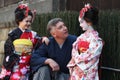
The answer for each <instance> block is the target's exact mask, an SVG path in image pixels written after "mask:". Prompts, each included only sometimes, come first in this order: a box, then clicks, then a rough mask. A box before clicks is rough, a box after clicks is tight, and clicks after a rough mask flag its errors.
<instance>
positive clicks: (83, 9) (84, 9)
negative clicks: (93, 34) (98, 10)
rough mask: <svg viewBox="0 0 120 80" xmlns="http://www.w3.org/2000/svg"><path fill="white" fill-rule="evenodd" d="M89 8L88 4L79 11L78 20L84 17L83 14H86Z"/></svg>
mask: <svg viewBox="0 0 120 80" xmlns="http://www.w3.org/2000/svg"><path fill="white" fill-rule="evenodd" d="M90 8H91V5H90V4H89V3H87V4H85V7H84V8H82V9H81V11H80V14H79V18H81V19H82V18H83V17H84V15H85V12H87V11H88V10H89V9H90Z"/></svg>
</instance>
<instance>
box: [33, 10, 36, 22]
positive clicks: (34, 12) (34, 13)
mask: <svg viewBox="0 0 120 80" xmlns="http://www.w3.org/2000/svg"><path fill="white" fill-rule="evenodd" d="M32 14H33V18H32V22H33V21H34V19H35V15H36V10H35V9H33V10H32Z"/></svg>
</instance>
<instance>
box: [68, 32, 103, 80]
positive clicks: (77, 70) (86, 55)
mask: <svg viewBox="0 0 120 80" xmlns="http://www.w3.org/2000/svg"><path fill="white" fill-rule="evenodd" d="M82 46H84V47H85V49H84V51H82V52H81V53H80V54H79V51H78V49H79V47H82ZM102 47H103V41H102V39H101V38H99V36H98V32H97V31H94V30H93V31H87V32H85V33H83V34H81V35H80V36H79V37H78V38H77V40H76V41H75V42H74V43H73V49H72V59H71V60H70V62H69V63H68V65H67V67H68V68H69V70H70V75H71V77H70V80H99V79H98V63H99V57H100V54H101V51H102Z"/></svg>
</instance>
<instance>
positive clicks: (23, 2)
mask: <svg viewBox="0 0 120 80" xmlns="http://www.w3.org/2000/svg"><path fill="white" fill-rule="evenodd" d="M18 8H20V9H25V16H26V17H27V16H28V12H29V10H30V9H29V7H28V3H25V1H21V2H20V3H19V6H18Z"/></svg>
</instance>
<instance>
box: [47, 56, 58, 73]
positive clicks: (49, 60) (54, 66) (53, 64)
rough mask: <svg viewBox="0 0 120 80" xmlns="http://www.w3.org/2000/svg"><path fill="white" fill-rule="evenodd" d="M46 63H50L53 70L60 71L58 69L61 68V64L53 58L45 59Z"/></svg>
mask: <svg viewBox="0 0 120 80" xmlns="http://www.w3.org/2000/svg"><path fill="white" fill-rule="evenodd" d="M45 64H48V65H49V66H50V67H51V68H52V71H58V70H60V67H59V65H58V64H57V63H56V62H55V61H54V60H53V59H50V58H49V59H47V60H46V61H45Z"/></svg>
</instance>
